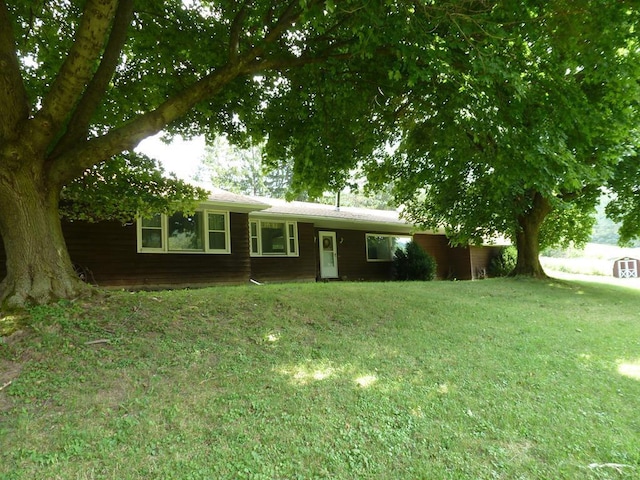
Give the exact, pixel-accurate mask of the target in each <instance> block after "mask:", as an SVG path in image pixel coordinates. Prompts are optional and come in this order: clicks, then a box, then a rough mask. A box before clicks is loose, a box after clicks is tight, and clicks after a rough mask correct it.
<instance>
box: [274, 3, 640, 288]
mask: <svg viewBox="0 0 640 480" xmlns="http://www.w3.org/2000/svg"><path fill="white" fill-rule="evenodd" d="M638 15H639V12H638V6H637V4H636V3H635V2H630V1H629V2H625V1H622V2H615V4H612V3H611V2H606V1H603V0H582V1H579V2H568V1H562V0H557V1H552V2H544V3H541V2H533V1H532V2H512V1H500V2H483V1H478V2H458V3H456V4H455V6H451V8H450V9H448V10H447V9H445V10H440V11H437V10H436V9H431V8H429V6H428V5H424V4H419V5H416V7H415V8H414V9H413V10H412V16H411V20H410V22H408V23H409V25H408V26H407V27H406V28H405V29H403V30H402V32H401V35H404V36H403V37H402V38H397V37H396V36H395V34H396V32H389V31H387V30H384V26H383V27H381V28H382V29H383V30H384V32H385V34H388V35H389V38H391V39H392V40H391V42H390V46H389V49H390V50H391V51H392V52H393V55H389V56H380V57H378V58H376V62H377V63H376V66H375V67H374V68H368V69H366V70H365V72H366V73H362V70H361V69H358V70H351V69H350V68H351V67H352V66H353V64H349V65H347V66H344V67H343V66H340V65H338V66H337V67H336V68H337V70H336V71H334V70H330V71H327V66H326V65H320V66H316V67H315V68H316V69H317V71H316V72H314V76H313V80H312V79H310V78H307V79H306V81H315V82H316V83H318V82H321V81H322V78H323V74H324V75H325V76H326V77H328V78H331V79H332V81H331V82H326V83H323V84H322V85H321V86H320V87H318V88H321V89H322V91H324V92H326V93H325V95H323V97H322V99H320V101H315V102H313V104H309V107H308V108H309V114H308V115H307V116H306V118H296V119H295V120H294V122H295V123H296V125H302V128H303V130H304V129H309V130H313V131H317V132H320V133H319V135H320V136H321V137H322V140H321V144H322V145H340V148H339V149H338V150H339V151H346V150H348V151H350V152H351V155H349V157H348V158H341V157H340V156H339V155H338V154H337V153H336V152H334V151H332V149H331V148H328V147H325V148H324V150H322V149H320V148H319V147H320V146H319V145H317V146H314V147H313V148H312V149H309V150H308V149H307V143H306V142H305V139H306V138H307V136H306V135H305V136H303V137H302V138H300V137H298V136H297V135H294V134H293V133H291V134H288V133H287V131H291V130H292V129H291V128H289V127H290V126H291V123H290V122H285V121H284V120H283V119H282V118H281V117H277V116H276V115H270V114H269V112H268V113H267V115H266V118H268V119H269V121H270V122H273V123H275V124H277V123H278V122H279V121H280V122H281V123H282V124H283V125H285V128H283V129H282V131H279V132H278V133H279V135H274V136H272V137H270V144H269V145H268V146H269V147H270V148H271V151H274V152H277V153H278V154H279V155H286V154H288V155H291V156H293V157H295V158H296V167H295V174H296V175H297V177H296V176H294V186H295V185H300V186H306V187H311V188H313V187H314V185H315V184H314V182H318V181H320V183H326V182H327V181H328V180H326V179H327V178H329V177H331V175H332V174H331V170H332V169H335V168H336V165H339V166H341V167H342V168H343V170H344V169H349V168H354V167H355V166H356V165H357V164H358V163H359V164H360V165H361V168H363V169H364V170H365V171H367V172H368V178H369V180H370V182H371V183H372V184H374V185H376V184H383V183H386V182H389V181H392V182H393V183H394V185H395V187H394V193H395V197H396V201H397V202H398V203H400V204H404V205H405V206H406V210H405V214H406V216H407V217H408V218H410V219H411V220H413V221H415V222H419V223H421V224H423V225H424V226H426V227H445V229H446V231H447V234H448V235H449V237H450V238H451V240H452V242H454V243H459V244H467V243H469V242H472V243H474V242H481V241H482V240H483V239H485V238H486V237H490V236H492V235H494V234H496V233H498V234H502V235H506V236H508V237H510V238H511V239H512V240H513V242H514V243H515V244H516V246H517V248H518V262H517V265H516V268H515V270H514V274H522V275H531V276H538V277H544V276H545V274H544V271H543V269H542V267H541V265H540V262H539V260H538V256H539V250H540V247H541V246H545V245H551V244H558V243H560V244H567V243H569V242H570V241H573V242H574V243H578V244H580V243H583V242H585V241H586V240H587V239H588V238H589V234H590V231H591V228H592V226H593V221H594V220H593V216H592V212H593V210H594V207H595V205H596V203H597V199H598V197H599V195H600V190H599V189H600V187H602V186H603V185H605V184H606V183H607V181H608V179H609V178H610V176H611V172H612V171H613V170H615V169H616V168H618V160H619V158H620V157H621V155H623V153H624V148H625V144H626V143H627V142H628V141H629V137H630V134H631V133H630V132H631V131H632V130H633V128H634V126H635V125H636V123H637V116H636V115H635V112H634V109H633V105H634V103H637V101H638V98H639V93H638V87H639V86H638V82H637V79H638V78H639V77H640V70H639V66H640V61H639V60H640V59H639V56H640V55H639V53H640V50H639V49H640V46H639V44H638V32H639V31H640V22H639V20H638ZM376 28H377V26H376ZM408 32H410V34H407V33H408ZM374 76H375V78H376V79H377V80H374ZM336 79H338V81H337V82H336V81H335V80H336ZM306 81H303V80H302V79H298V80H297V81H296V82H295V83H294V84H293V85H294V86H295V88H292V89H291V90H290V91H289V92H287V95H285V96H284V97H283V101H284V102H285V103H286V102H293V101H294V99H295V100H298V101H299V100H300V99H301V98H302V97H304V95H305V93H304V92H305V88H304V86H305V85H306V84H307V83H306ZM341 83H349V84H351V85H353V91H354V92H357V93H354V94H353V95H348V94H346V93H345V92H344V90H341V89H340V88H339V85H340V84H341ZM325 111H327V112H328V111H334V112H336V111H337V112H339V115H338V117H339V119H338V120H337V121H330V120H329V117H330V115H327V114H325V113H324V112H325ZM371 111H373V114H370V115H367V112H371ZM365 119H367V120H365ZM369 121H370V123H368V122H369ZM287 128H288V130H287ZM343 130H347V131H348V132H349V135H348V136H344V135H343V136H340V138H339V140H336V142H332V140H331V139H332V138H334V137H337V136H338V135H337V132H338V131H343ZM295 131H296V134H297V133H298V130H297V129H296V130H295ZM350 136H351V137H352V139H350ZM356 139H357V140H356ZM376 140H377V143H375V141H376ZM371 142H373V144H372V143H371ZM381 146H382V147H384V146H386V147H387V149H384V148H383V149H380V148H378V150H377V152H378V155H377V156H371V152H372V151H376V147H381ZM391 147H393V148H394V152H393V153H388V149H389V148H391ZM633 174H634V173H630V175H633ZM331 178H334V179H336V178H337V177H335V176H333V177H331ZM627 180H628V179H627ZM627 180H624V181H623V183H625V182H626V181H627ZM334 181H336V182H337V183H340V181H341V179H340V178H337V180H334ZM625 184H626V183H625ZM626 198H628V199H631V198H632V196H630V195H627V196H626ZM627 208H628V207H627V206H625V207H623V210H624V211H627Z"/></svg>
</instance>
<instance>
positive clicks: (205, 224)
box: [136, 210, 231, 255]
mask: <svg viewBox="0 0 640 480" xmlns="http://www.w3.org/2000/svg"><path fill="white" fill-rule="evenodd" d="M195 213H200V214H202V227H201V232H200V234H201V235H202V240H203V245H204V249H203V250H169V215H167V214H165V213H163V214H161V227H160V231H161V235H162V247H161V248H150V247H143V246H142V230H143V226H142V217H138V218H137V219H136V229H137V244H138V245H137V246H138V253H169V254H176V253H177V254H200V255H202V254H230V253H231V228H230V225H229V212H227V211H222V210H196V212H195ZM210 213H213V214H217V215H224V225H225V230H224V233H225V247H226V248H224V249H215V248H211V247H210V246H209V233H210V232H212V231H213V232H220V230H210V229H209V214H210ZM144 228H150V227H144ZM156 228H157V227H156Z"/></svg>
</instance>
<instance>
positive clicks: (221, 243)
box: [136, 210, 231, 253]
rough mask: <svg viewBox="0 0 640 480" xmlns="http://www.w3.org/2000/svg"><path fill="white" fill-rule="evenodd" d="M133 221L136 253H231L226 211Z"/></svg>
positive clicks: (144, 218) (145, 218)
mask: <svg viewBox="0 0 640 480" xmlns="http://www.w3.org/2000/svg"><path fill="white" fill-rule="evenodd" d="M136 223H137V228H138V252H139V253H231V242H230V238H229V212H218V211H214V210H204V211H198V212H195V213H194V214H193V215H184V214H183V213H182V212H177V213H174V214H172V215H165V214H156V215H153V216H152V217H142V218H139V219H138V221H137V222H136Z"/></svg>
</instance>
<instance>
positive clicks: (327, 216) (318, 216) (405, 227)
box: [255, 197, 413, 233]
mask: <svg viewBox="0 0 640 480" xmlns="http://www.w3.org/2000/svg"><path fill="white" fill-rule="evenodd" d="M258 200H259V201H261V202H263V203H268V204H270V205H271V206H270V207H269V208H267V209H265V210H261V211H260V212H257V213H256V214H255V215H256V216H277V217H281V218H292V219H293V218H295V219H297V220H301V219H302V218H304V219H305V220H309V221H313V223H314V224H315V226H316V227H320V228H340V227H341V226H342V227H345V226H346V224H350V225H352V226H353V225H354V224H357V225H359V226H360V227H361V228H375V227H376V226H377V227H382V226H384V227H390V226H391V227H393V228H394V229H395V230H398V231H403V232H406V233H409V232H410V231H411V230H412V229H413V225H411V224H410V223H408V222H407V221H405V220H404V219H402V218H400V214H399V212H397V211H395V210H373V209H369V208H356V207H340V208H337V207H335V206H334V205H324V204H320V203H309V202H287V201H285V200H278V199H272V198H263V197H258Z"/></svg>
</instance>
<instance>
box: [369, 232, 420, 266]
mask: <svg viewBox="0 0 640 480" xmlns="http://www.w3.org/2000/svg"><path fill="white" fill-rule="evenodd" d="M366 238H367V260H368V261H370V262H390V261H391V260H393V256H394V255H395V253H396V250H397V249H398V248H404V247H406V246H407V243H409V242H410V241H411V237H399V236H396V235H382V234H375V233H367V235H366Z"/></svg>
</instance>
